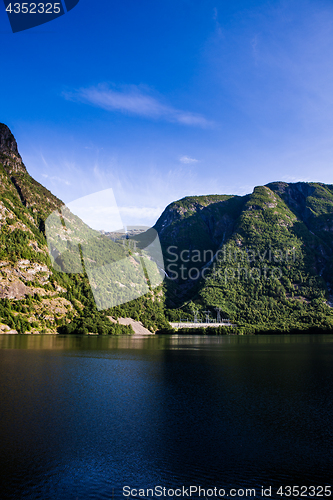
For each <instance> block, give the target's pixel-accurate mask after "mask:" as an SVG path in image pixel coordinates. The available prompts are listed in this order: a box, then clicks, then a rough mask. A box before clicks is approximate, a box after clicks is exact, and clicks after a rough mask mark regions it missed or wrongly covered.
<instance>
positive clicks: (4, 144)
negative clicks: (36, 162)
mask: <svg viewBox="0 0 333 500" xmlns="http://www.w3.org/2000/svg"><path fill="white" fill-rule="evenodd" d="M0 151H1V152H2V153H8V152H9V151H11V152H12V153H15V154H16V155H18V156H19V152H18V149H17V143H16V140H15V137H14V136H13V134H12V133H11V131H10V130H9V128H8V127H7V125H5V124H4V123H0Z"/></svg>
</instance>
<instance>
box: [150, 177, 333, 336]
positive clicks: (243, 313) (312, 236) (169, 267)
mask: <svg viewBox="0 0 333 500" xmlns="http://www.w3.org/2000/svg"><path fill="white" fill-rule="evenodd" d="M155 227H156V229H158V231H159V234H160V239H161V242H162V246H163V252H164V257H165V269H166V272H167V274H168V277H167V279H166V299H167V301H166V303H167V305H168V307H169V310H168V318H169V319H170V320H176V319H179V318H180V317H182V318H184V317H188V318H191V317H192V318H193V313H194V311H198V312H199V313H198V314H199V316H198V318H200V317H201V319H204V318H205V317H206V314H207V312H209V314H210V317H211V318H213V317H216V315H217V313H216V310H217V308H219V309H220V313H221V314H222V316H223V317H225V318H230V319H231V320H232V321H233V322H235V323H237V325H238V331H242V332H243V331H244V332H251V331H265V330H280V331H285V330H290V329H307V328H312V327H318V328H324V329H330V328H332V327H333V314H332V309H331V305H332V304H331V301H332V297H331V293H332V290H333V258H332V255H333V253H332V251H333V186H331V185H325V184H322V183H301V182H300V183H294V184H288V183H284V182H276V183H272V184H269V185H267V186H259V187H256V188H255V189H254V191H253V193H252V194H250V195H246V196H242V197H239V196H237V197H218V196H206V197H187V198H184V199H183V200H180V201H178V202H176V203H172V204H171V205H169V206H168V207H167V208H166V210H165V211H164V212H163V214H162V215H161V217H160V219H159V220H158V221H157V223H156V226H155ZM207 263H208V265H207Z"/></svg>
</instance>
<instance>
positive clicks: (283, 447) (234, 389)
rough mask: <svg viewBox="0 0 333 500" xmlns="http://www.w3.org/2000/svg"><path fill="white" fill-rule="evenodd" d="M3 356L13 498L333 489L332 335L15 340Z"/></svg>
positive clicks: (3, 459)
mask: <svg viewBox="0 0 333 500" xmlns="http://www.w3.org/2000/svg"><path fill="white" fill-rule="evenodd" d="M0 347H1V349H0V405H1V428H0V476H1V477H0V480H1V484H2V486H1V497H2V498H6V499H34V500H35V499H45V500H55V499H57V500H59V499H65V500H70V499H73V500H75V499H78V500H80V499H82V500H83V499H111V498H125V497H123V496H122V488H123V486H126V485H128V486H131V487H132V488H147V487H151V488H153V487H155V486H157V485H160V486H165V487H167V488H176V487H177V488H178V487H182V486H183V485H184V486H190V485H198V486H199V485H201V486H202V487H206V488H208V487H210V488H213V487H215V486H216V487H223V488H256V493H257V495H256V496H261V495H260V488H261V486H264V487H269V486H272V487H273V491H274V488H275V489H276V488H277V487H278V486H280V485H328V484H331V483H332V471H333V451H332V450H333V430H332V429H333V426H332V422H333V402H332V394H333V336H332V335H315V336H313V335H295V336H292V335H283V336H249V337H236V336H223V337H188V336H186V337H185V336H170V337H169V336H152V337H148V338H136V337H115V338H113V337H112V338H111V337H76V336H67V337H61V336H45V335H44V336H9V335H2V336H0ZM235 498H241V497H240V496H236V497H235ZM271 498H283V497H280V496H276V494H274V493H273V494H272V497H271Z"/></svg>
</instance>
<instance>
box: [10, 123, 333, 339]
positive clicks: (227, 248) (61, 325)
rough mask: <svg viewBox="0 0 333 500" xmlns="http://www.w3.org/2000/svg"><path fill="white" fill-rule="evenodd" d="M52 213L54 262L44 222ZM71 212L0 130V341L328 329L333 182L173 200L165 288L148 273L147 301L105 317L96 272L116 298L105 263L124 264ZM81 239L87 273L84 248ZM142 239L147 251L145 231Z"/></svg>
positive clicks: (163, 230) (166, 231)
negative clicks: (206, 329) (220, 327)
mask: <svg viewBox="0 0 333 500" xmlns="http://www.w3.org/2000/svg"><path fill="white" fill-rule="evenodd" d="M64 210H65V211H64ZM51 213H53V214H54V220H53V222H52V224H53V225H52V224H51V225H52V236H50V235H48V242H49V246H50V250H51V253H52V255H51V257H50V255H49V249H48V246H47V240H46V232H47V231H48V226H47V227H46V225H45V222H46V219H47V218H48V217H49V215H50V214H51ZM66 213H67V212H66V209H64V206H63V203H62V202H61V200H59V199H58V198H57V197H55V196H54V195H53V194H52V193H51V192H50V191H48V190H47V189H46V188H45V187H43V186H42V185H41V184H39V183H38V182H36V181H35V180H34V179H33V178H32V177H31V176H30V175H29V174H28V172H27V170H26V167H25V166H24V163H23V161H22V158H21V156H20V154H19V152H18V147H17V143H16V140H15V138H14V136H13V134H12V133H11V131H10V130H9V128H8V127H7V126H6V125H4V124H0V229H1V231H0V332H2V333H10V332H12V333H99V334H122V333H126V334H128V333H131V332H132V330H131V327H130V326H126V325H124V324H119V323H118V324H115V323H114V322H113V320H112V321H110V319H109V318H110V317H112V318H116V319H117V318H120V317H123V318H132V319H134V320H135V321H141V322H142V324H143V325H144V326H145V327H146V328H148V329H149V330H150V331H156V330H164V331H168V329H170V325H169V323H168V321H178V320H179V319H181V318H183V319H185V318H187V319H193V316H194V314H196V316H197V318H198V319H199V320H200V319H201V320H202V321H205V319H206V318H207V316H209V317H210V318H216V317H222V318H228V319H230V320H231V321H232V323H234V324H236V325H237V326H236V327H235V328H234V329H233V330H232V331H233V332H235V333H240V334H247V333H263V332H268V331H270V332H271V331H275V332H284V331H291V330H292V331H304V330H309V329H310V330H312V331H331V330H332V329H333V311H332V305H333V257H332V255H333V185H327V184H323V183H319V182H310V183H305V182H298V183H286V182H274V183H270V184H267V185H266V186H258V187H256V188H255V189H254V191H253V193H251V194H248V195H245V196H231V195H210V196H191V197H186V198H183V199H182V200H179V201H176V202H173V203H171V204H170V205H169V206H168V207H167V208H166V209H165V210H164V212H163V213H162V215H161V216H160V218H159V219H158V221H157V222H156V224H155V226H154V229H155V230H156V231H157V232H158V234H159V238H160V242H161V246H162V250H163V257H164V268H165V273H166V277H165V280H164V282H163V285H159V286H157V287H156V288H154V289H153V288H152V286H151V282H150V280H149V277H150V275H149V276H148V274H149V272H148V274H147V273H146V280H147V283H146V284H145V283H144V282H142V283H143V285H145V288H144V287H143V289H146V290H147V289H149V292H147V293H145V295H143V296H141V297H139V298H137V299H135V300H131V301H129V302H126V303H124V304H121V305H118V306H115V307H112V308H109V309H107V310H102V311H99V310H98V309H97V306H96V304H95V300H94V296H93V294H92V289H91V283H90V281H91V275H92V274H94V273H95V270H96V273H95V274H94V276H95V278H96V279H95V281H96V280H97V281H98V282H97V281H96V282H93V283H92V285H93V287H94V294H95V296H96V290H97V289H98V288H99V287H100V288H101V287H104V289H105V290H106V291H107V293H108V294H109V293H110V295H109V296H110V297H111V296H112V293H114V291H113V289H112V287H111V290H110V287H109V283H108V281H107V275H106V274H105V273H104V271H103V266H105V265H106V266H107V265H109V264H110V263H111V264H112V263H113V262H116V261H117V262H120V263H122V262H123V261H124V263H125V264H124V266H125V265H126V262H125V259H124V255H125V254H124V250H123V247H122V246H119V244H117V242H114V241H112V240H111V239H108V238H107V237H106V236H104V235H101V234H99V235H98V236H96V237H95V236H94V235H93V234H92V233H93V231H92V230H90V228H88V227H87V226H85V225H84V224H83V223H82V221H80V220H79V219H78V218H75V217H71V216H70V215H66ZM57 214H59V216H58V215H57ZM49 220H50V218H49V219H48V221H49ZM51 221H52V219H51ZM66 228H67V229H66ZM86 234H89V238H90V239H89V242H88V243H89V245H90V248H89V252H90V253H89V255H90V257H89V259H90V260H89V259H88V260H89V263H91V266H90V267H91V268H90V269H89V268H86V267H85V265H84V260H83V257H82V255H83V254H82V246H81V247H80V244H81V243H82V241H83V240H84V238H85V235H86ZM155 234H156V233H155ZM70 235H72V236H70ZM73 235H76V236H75V238H76V239H75V238H74V239H73ZM141 237H142V238H143V240H142V248H144V247H145V246H146V243H147V242H146V243H145V238H146V239H147V241H148V242H149V241H150V240H149V238H150V236H149V232H147V236H145V234H144V233H143V235H141V236H140V237H139V240H140V238H141ZM71 238H72V240H71ZM139 240H138V243H139ZM89 245H88V246H89ZM139 247H140V244H139ZM80 248H81V250H80ZM87 248H88V247H87ZM140 248H141V247H140ZM51 259H52V261H51ZM140 259H141V264H142V262H143V260H142V257H140V256H139V257H138V256H137V255H136V253H132V254H131V255H130V259H129V260H130V261H131V262H132V264H133V265H134V267H135V266H138V267H137V268H138V269H139V268H140V265H139V260H140ZM86 260H87V259H86ZM146 263H148V264H147V265H148V267H147V265H146V271H147V269H148V271H149V259H148V260H147V259H146ZM159 264H160V262H159ZM75 266H76V267H75ZM122 266H123V265H122V264H121V265H120V266H119V268H118V272H119V279H118V281H119V283H118V282H117V283H118V285H117V286H118V289H119V290H121V293H123V290H125V288H126V286H127V288H128V289H129V290H130V289H131V288H132V289H134V287H135V278H134V276H133V275H130V274H129V275H128V276H133V278H132V277H130V280H129V282H128V283H126V286H125V285H124V281H123V277H124V276H123V275H124V273H125V274H126V273H127V272H128V271H127V268H126V269H125V267H124V266H123V267H122ZM133 269H134V268H133V266H132V271H133ZM63 271H67V272H63ZM146 271H145V272H146ZM89 273H90V281H89V276H88V275H89ZM103 280H104V281H103ZM141 281H142V280H141ZM143 281H144V280H143ZM147 286H148V288H147ZM117 293H118V292H117ZM125 295H126V294H125ZM125 295H124V297H125ZM95 298H96V297H95ZM123 323H124V322H123ZM127 323H128V322H127ZM170 331H171V330H170ZM225 331H230V330H227V328H226V329H225Z"/></svg>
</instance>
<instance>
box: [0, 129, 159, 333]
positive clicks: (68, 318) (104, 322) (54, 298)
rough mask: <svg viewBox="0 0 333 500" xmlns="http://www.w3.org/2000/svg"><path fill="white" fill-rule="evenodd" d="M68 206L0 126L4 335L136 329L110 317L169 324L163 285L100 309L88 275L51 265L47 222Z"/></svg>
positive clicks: (0, 325)
mask: <svg viewBox="0 0 333 500" xmlns="http://www.w3.org/2000/svg"><path fill="white" fill-rule="evenodd" d="M62 205H63V203H62V202H61V201H60V200H59V199H58V198H56V197H55V196H54V195H53V194H52V193H51V192H50V191H48V190H47V189H46V188H45V187H44V186H42V185H41V184H39V183H38V182H36V181H35V180H34V179H33V178H32V177H31V176H30V175H29V174H28V172H27V170H26V167H25V165H24V163H23V161H22V158H21V156H20V154H19V152H18V148H17V143H16V140H15V138H14V136H13V134H12V133H11V131H10V130H9V128H8V127H7V126H6V125H4V124H0V230H1V231H0V333H17V332H18V333H57V332H60V333H61V332H62V333H74V332H77V333H88V332H95V333H100V334H119V333H133V331H132V329H131V327H127V326H124V325H119V324H114V323H113V322H111V321H110V320H109V319H108V315H111V316H114V317H119V316H127V315H131V316H132V317H134V319H140V320H142V321H143V323H144V325H145V326H146V327H147V328H150V330H156V329H157V328H158V327H161V326H163V325H165V324H166V323H165V319H164V313H163V301H162V299H161V290H160V289H159V290H155V291H152V292H151V293H149V294H147V296H144V297H141V298H140V299H138V300H137V301H136V303H135V306H134V305H133V304H132V303H128V304H126V305H123V306H118V308H116V309H114V310H109V311H101V312H99V311H97V309H96V305H95V302H94V299H93V296H92V293H91V288H90V284H89V282H88V279H87V276H86V275H85V274H83V273H81V274H79V273H76V274H67V273H64V272H59V271H57V270H56V269H55V268H54V267H53V266H52V265H51V260H50V256H49V253H48V247H47V241H46V237H45V221H46V219H47V217H48V216H49V215H50V214H51V213H52V212H53V211H56V210H59V209H60V208H61V207H62ZM73 220H74V219H73ZM74 222H75V220H74ZM55 236H56V235H55ZM155 297H156V300H155Z"/></svg>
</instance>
